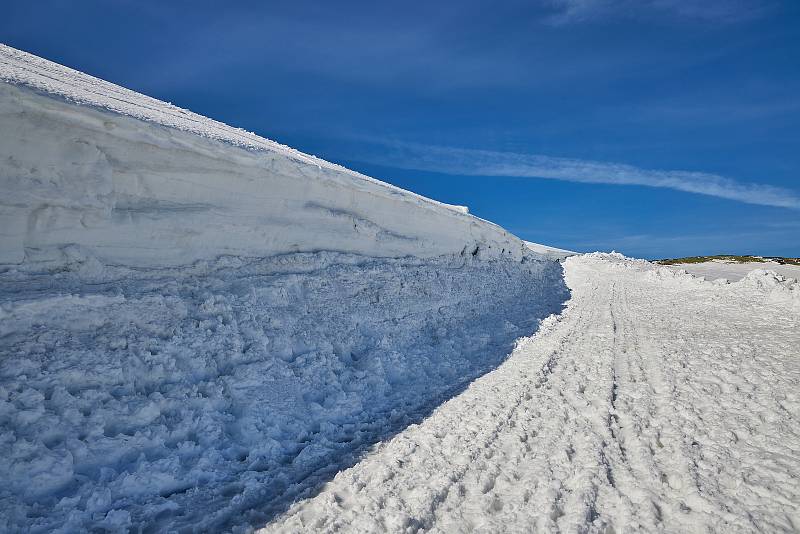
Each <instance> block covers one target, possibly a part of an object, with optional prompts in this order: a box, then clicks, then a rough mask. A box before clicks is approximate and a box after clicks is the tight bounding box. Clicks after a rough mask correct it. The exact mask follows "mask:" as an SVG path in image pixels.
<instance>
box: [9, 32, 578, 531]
mask: <svg viewBox="0 0 800 534" xmlns="http://www.w3.org/2000/svg"><path fill="white" fill-rule="evenodd" d="M0 80H2V81H1V82H0V183H2V186H3V198H2V199H1V200H0V456H1V457H2V458H3V459H4V460H3V461H2V462H0V480H2V481H3V483H2V484H0V531H3V532H6V531H34V532H37V531H38V532H45V531H47V532H49V531H63V532H76V531H103V530H105V531H124V530H125V529H126V528H128V527H129V526H131V527H132V528H134V529H136V530H138V531H143V532H156V531H163V532H175V531H220V530H226V531H227V530H232V529H233V530H242V529H247V528H248V526H252V525H259V524H263V523H264V522H265V521H267V520H268V519H269V518H270V517H273V516H274V515H275V514H276V513H278V512H280V511H282V510H283V509H285V508H286V507H287V506H288V505H289V504H290V503H291V501H292V500H293V499H295V498H296V497H302V496H304V495H307V494H309V493H310V492H312V491H314V489H315V488H317V487H318V486H319V485H320V483H322V482H324V481H326V480H328V479H330V478H331V477H332V476H333V475H334V474H335V473H336V472H338V471H340V470H341V469H343V468H345V467H347V466H349V465H351V464H353V463H354V462H355V461H356V460H357V459H358V457H359V455H361V454H362V453H363V452H364V451H365V450H366V449H367V448H368V447H370V446H371V445H372V444H374V443H376V442H377V441H380V440H383V439H386V438H387V437H389V436H390V435H392V434H393V433H395V432H397V431H400V430H402V429H403V428H404V427H406V426H408V425H409V424H411V423H414V422H417V421H419V420H420V419H421V418H422V417H423V416H424V415H426V414H427V413H429V412H430V410H432V409H433V408H434V407H435V406H436V405H438V404H439V403H440V402H442V401H443V400H444V399H446V398H449V397H451V396H453V395H454V394H455V393H457V392H458V391H459V390H460V389H461V388H463V387H464V386H465V385H466V384H468V383H469V382H470V381H472V380H473V379H475V378H476V377H477V376H479V375H481V374H483V373H485V372H487V371H488V370H490V369H492V368H494V367H495V366H497V365H498V364H499V363H500V362H501V361H502V360H503V359H504V358H505V357H506V356H507V355H508V353H509V352H510V350H511V347H512V345H513V342H514V340H515V339H516V338H518V337H521V336H526V335H530V334H531V333H532V332H534V331H535V330H536V329H537V327H538V324H539V321H540V320H541V319H542V318H544V317H546V316H548V315H550V314H552V313H556V312H558V311H560V309H561V306H562V303H563V302H564V301H565V300H566V299H567V298H568V292H567V290H566V287H565V285H564V282H563V276H562V269H561V266H560V264H559V263H557V262H555V261H552V259H551V255H549V254H542V253H539V252H536V251H534V250H531V249H529V248H528V247H527V246H526V245H525V244H524V243H523V242H522V241H521V240H519V239H518V238H516V237H514V236H512V235H510V234H508V233H507V232H505V231H504V230H503V229H502V228H500V227H498V226H496V225H494V224H491V223H489V222H487V221H483V220H481V219H478V218H476V217H473V216H471V215H469V213H468V210H467V209H466V208H465V207H463V206H451V205H447V204H442V203H439V202H435V201H433V200H430V199H426V198H424V197H421V196H419V195H415V194H413V193H410V192H408V191H403V190H401V189H398V188H396V187H393V186H390V185H388V184H385V183H382V182H379V181H377V180H373V179H371V178H368V177H366V176H363V175H360V174H358V173H354V172H352V171H349V170H347V169H344V168H342V167H339V166H337V165H333V164H330V163H327V162H325V161H322V160H319V159H317V158H314V157H313V156H308V155H305V154H302V153H300V152H297V151H294V150H292V149H289V148H287V147H284V146H281V145H279V144H277V143H274V142H272V141H268V140H266V139H263V138H260V137H258V136H256V135H254V134H250V133H247V132H243V131H241V130H237V129H234V128H230V127H228V126H226V125H224V124H221V123H218V122H215V121H212V120H210V119H207V118H204V117H200V116H198V115H195V114H193V113H190V112H187V111H185V110H181V109H179V108H176V107H174V106H172V105H169V104H165V103H163V102H159V101H157V100H154V99H152V98H148V97H145V96H143V95H140V94H137V93H134V92H132V91H128V90H126V89H123V88H120V87H117V86H115V85H113V84H110V83H107V82H104V81H102V80H98V79H95V78H92V77H90V76H87V75H84V74H81V73H78V72H75V71H73V70H70V69H67V68H65V67H61V66H59V65H55V64H53V63H50V62H48V61H46V60H43V59H40V58H36V57H34V56H31V55H29V54H25V53H23V52H19V51H16V50H14V49H11V48H8V47H5V46H2V45H0Z"/></svg>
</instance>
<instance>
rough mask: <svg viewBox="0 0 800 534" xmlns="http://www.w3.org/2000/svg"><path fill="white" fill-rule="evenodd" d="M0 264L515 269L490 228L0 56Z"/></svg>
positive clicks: (41, 65)
mask: <svg viewBox="0 0 800 534" xmlns="http://www.w3.org/2000/svg"><path fill="white" fill-rule="evenodd" d="M0 183H2V189H3V196H2V200H0V264H3V263H6V264H9V263H10V264H18V263H21V262H24V261H28V262H41V261H45V262H63V261H64V260H65V257H64V253H63V251H64V248H65V247H67V246H79V247H83V248H84V249H86V250H87V251H88V252H89V253H91V254H92V255H94V256H97V257H98V258H100V259H102V260H104V261H107V262H111V263H115V264H119V265H140V266H166V265H177V264H185V263H190V262H192V261H195V260H199V259H212V258H215V257H218V256H220V255H242V256H253V257H264V256H270V255H275V254H284V253H290V252H313V251H320V250H328V251H338V252H348V253H356V254H361V255H368V256H379V257H402V256H416V257H434V256H439V255H446V254H458V253H462V252H463V253H471V254H472V253H474V254H480V255H481V256H482V257H501V256H507V257H512V258H515V259H520V258H521V257H522V255H523V249H524V245H523V243H522V241H521V240H519V239H518V238H516V237H514V236H513V235H511V234H509V233H507V232H506V231H504V230H503V229H502V228H500V227H498V226H497V225H494V224H492V223H489V222H487V221H484V220H481V219H479V218H477V217H474V216H471V215H469V214H468V213H467V210H466V209H463V208H462V207H459V206H450V205H447V204H442V203H439V202H436V201H433V200H430V199H427V198H424V197H421V196H419V195H416V194H414V193H411V192H408V191H404V190H402V189H399V188H397V187H394V186H391V185H389V184H385V183H383V182H380V181H378V180H374V179H372V178H369V177H366V176H364V175H361V174H358V173H356V172H353V171H349V170H347V169H344V168H343V167H340V166H338V165H334V164H331V163H328V162H325V161H323V160H320V159H318V158H315V157H313V156H308V155H306V154H302V153H300V152H297V151H295V150H292V149H289V148H287V147H284V146H282V145H279V144H278V143H275V142H272V141H269V140H267V139H263V138H261V137H258V136H256V135H254V134H250V133H247V132H244V131H242V130H238V129H235V128H231V127H229V126H226V125H224V124H221V123H219V122H216V121H213V120H211V119H208V118H205V117H202V116H199V115H196V114H194V113H191V112H188V111H186V110H182V109H180V108H176V107H175V106H172V105H170V104H166V103H164V102H160V101H158V100H155V99H152V98H149V97H146V96H144V95H141V94H138V93H135V92H133V91H129V90H127V89H124V88H121V87H118V86H115V85H114V84H111V83H108V82H104V81H102V80H98V79H96V78H93V77H91V76H88V75H85V74H82V73H80V72H77V71H74V70H72V69H68V68H66V67H62V66H60V65H57V64H54V63H51V62H49V61H46V60H43V59H41V58H37V57H35V56H32V55H30V54H26V53H24V52H20V51H18V50H15V49H13V48H9V47H7V46H3V45H0Z"/></svg>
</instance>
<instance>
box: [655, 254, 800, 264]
mask: <svg viewBox="0 0 800 534" xmlns="http://www.w3.org/2000/svg"><path fill="white" fill-rule="evenodd" d="M707 261H722V262H728V263H764V262H767V261H774V262H776V263H780V264H787V265H800V258H783V257H779V256H736V255H733V254H717V255H714V256H687V257H685V258H667V259H663V260H655V261H654V263H657V264H659V265H675V264H678V263H704V262H707Z"/></svg>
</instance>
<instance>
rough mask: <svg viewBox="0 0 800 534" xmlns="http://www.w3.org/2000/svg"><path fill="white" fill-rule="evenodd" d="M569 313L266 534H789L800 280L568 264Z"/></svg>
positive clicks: (799, 405)
mask: <svg viewBox="0 0 800 534" xmlns="http://www.w3.org/2000/svg"><path fill="white" fill-rule="evenodd" d="M566 279H567V283H568V285H569V287H570V289H571V290H572V299H571V300H570V302H569V304H568V307H567V309H566V311H565V312H564V313H563V314H562V315H560V316H557V317H552V318H550V319H548V320H547V321H546V322H545V324H543V326H542V328H541V329H540V330H539V332H538V333H537V334H536V335H535V336H534V337H532V338H529V339H524V340H522V341H520V342H519V344H518V346H517V347H516V349H515V351H514V352H513V354H512V355H511V357H510V358H509V359H508V360H507V361H506V362H505V363H503V364H502V365H501V366H500V367H499V368H498V369H496V370H495V371H493V372H491V373H489V374H487V375H485V376H483V377H482V378H480V379H478V380H477V381H475V382H474V383H473V384H471V385H470V387H469V388H468V389H467V390H466V391H465V392H463V393H462V394H461V395H459V396H457V397H455V398H453V399H451V400H450V401H448V402H447V403H445V404H444V405H442V406H441V407H440V408H438V409H437V410H436V411H435V412H434V413H433V414H432V415H431V416H430V417H429V418H427V419H426V420H425V421H423V422H422V423H421V424H419V425H414V426H411V427H409V428H408V429H406V430H405V431H403V432H402V433H400V434H399V435H397V436H395V437H394V438H393V439H392V440H391V441H388V442H386V443H383V444H381V445H380V446H378V447H376V449H375V450H374V451H373V452H372V453H371V454H370V455H369V456H368V457H367V458H365V459H364V460H362V461H361V462H360V463H359V464H358V465H356V466H354V467H352V468H350V469H348V470H346V471H344V472H341V473H339V474H338V475H337V476H336V478H335V479H334V480H333V481H331V482H330V483H328V484H327V485H326V486H325V487H324V488H323V489H322V491H321V492H320V493H319V494H318V495H317V496H315V497H314V498H312V499H308V500H305V501H300V502H298V503H296V504H295V505H294V506H293V507H292V508H291V509H290V510H289V512H288V513H287V514H285V515H284V516H282V517H280V518H279V519H278V520H277V521H275V522H273V523H271V524H268V525H267V526H266V527H265V529H264V531H265V532H300V531H324V532H334V531H359V532H364V531H369V532H415V531H426V532H472V531H477V532H532V531H533V532H559V531H560V532H637V531H640V532H659V531H666V532H709V531H711V532H725V533H728V532H796V531H798V529H800V510H799V509H798V508H799V507H800V420H799V419H800V389H799V388H798V386H797V385H798V383H800V285H798V284H797V283H796V282H786V281H783V280H782V279H781V278H780V277H779V276H775V275H774V274H771V273H768V272H765V271H755V272H753V273H750V274H749V275H748V276H747V277H745V278H744V279H743V280H742V281H740V282H737V283H734V284H724V283H712V282H706V281H703V280H700V279H696V278H693V277H691V276H689V275H686V274H680V273H675V272H674V271H671V270H669V269H667V268H657V267H654V266H652V265H651V264H649V263H647V262H643V261H634V260H628V259H625V258H623V257H621V256H617V255H588V256H579V257H572V258H569V259H568V260H566Z"/></svg>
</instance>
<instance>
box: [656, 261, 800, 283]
mask: <svg viewBox="0 0 800 534" xmlns="http://www.w3.org/2000/svg"><path fill="white" fill-rule="evenodd" d="M669 267H670V268H671V269H675V270H678V271H686V272H687V273H689V274H693V275H695V276H702V277H704V278H706V279H708V280H719V279H723V278H724V279H725V280H729V281H731V282H736V281H738V280H741V279H742V278H744V277H745V276H747V275H748V274H749V273H751V272H753V271H756V270H759V269H766V270H768V271H774V272H776V273H778V274H780V275H781V276H785V277H787V278H794V279H795V280H800V265H785V264H780V263H778V262H774V261H765V262H763V263H762V262H747V263H734V262H727V261H705V262H702V263H676V264H674V265H669Z"/></svg>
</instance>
